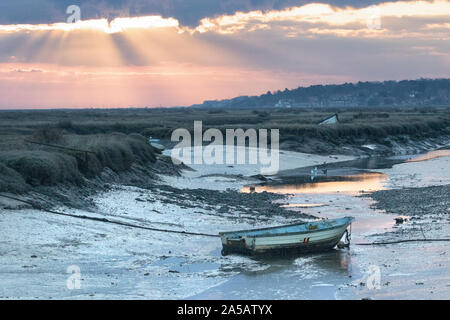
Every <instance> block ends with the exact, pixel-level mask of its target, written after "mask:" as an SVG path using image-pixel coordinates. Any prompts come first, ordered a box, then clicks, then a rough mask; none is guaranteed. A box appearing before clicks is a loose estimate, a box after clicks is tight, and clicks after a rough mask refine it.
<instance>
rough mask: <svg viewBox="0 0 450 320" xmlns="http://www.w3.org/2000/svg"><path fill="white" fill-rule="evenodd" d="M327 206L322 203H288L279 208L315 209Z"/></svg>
mask: <svg viewBox="0 0 450 320" xmlns="http://www.w3.org/2000/svg"><path fill="white" fill-rule="evenodd" d="M326 206H328V205H327V204H324V203H288V204H283V205H282V206H281V207H283V208H317V207H326Z"/></svg>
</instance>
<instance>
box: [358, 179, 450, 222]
mask: <svg viewBox="0 0 450 320" xmlns="http://www.w3.org/2000/svg"><path fill="white" fill-rule="evenodd" d="M367 196H369V197H371V198H372V199H374V200H375V201H376V202H375V204H374V205H373V207H374V208H376V209H380V210H385V211H386V212H387V213H391V214H398V215H407V216H417V217H423V216H430V215H431V216H436V217H443V218H445V217H447V218H450V185H444V186H433V187H426V188H406V189H395V190H380V191H376V192H374V193H371V194H370V195H367Z"/></svg>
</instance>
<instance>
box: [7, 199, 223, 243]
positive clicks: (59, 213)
mask: <svg viewBox="0 0 450 320" xmlns="http://www.w3.org/2000/svg"><path fill="white" fill-rule="evenodd" d="M0 197H4V198H8V199H11V200H15V201H19V202H22V203H25V204H28V205H30V206H31V207H33V208H34V209H36V210H40V211H43V212H47V213H51V214H55V215H59V216H66V217H72V218H77V219H84V220H92V221H97V222H104V223H110V224H115V225H119V226H125V227H130V228H136V229H144V230H150V231H157V232H167V233H178V234H184V235H190V236H203V237H219V235H216V234H208V233H197V232H187V231H178V230H168V229H158V228H152V227H144V226H139V225H136V224H130V223H126V222H121V221H117V220H109V219H106V218H96V217H89V216H85V215H76V214H70V213H63V212H58V211H53V210H49V209H45V208H42V207H41V206H40V205H38V204H36V203H32V202H29V201H26V200H22V199H19V198H15V197H11V196H5V195H2V194H0Z"/></svg>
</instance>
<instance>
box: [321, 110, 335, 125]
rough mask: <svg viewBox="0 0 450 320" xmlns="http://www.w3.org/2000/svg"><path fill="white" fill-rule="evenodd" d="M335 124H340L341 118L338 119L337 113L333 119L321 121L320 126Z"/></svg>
mask: <svg viewBox="0 0 450 320" xmlns="http://www.w3.org/2000/svg"><path fill="white" fill-rule="evenodd" d="M335 123H339V117H338V115H337V113H335V114H333V115H332V116H331V117H328V118H326V119H324V120H322V121H320V122H319V125H324V124H335Z"/></svg>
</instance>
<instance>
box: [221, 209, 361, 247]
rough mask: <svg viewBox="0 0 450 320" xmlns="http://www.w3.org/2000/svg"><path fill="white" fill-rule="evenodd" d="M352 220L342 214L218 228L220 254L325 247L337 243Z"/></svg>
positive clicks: (333, 245)
mask: <svg viewBox="0 0 450 320" xmlns="http://www.w3.org/2000/svg"><path fill="white" fill-rule="evenodd" d="M353 220H354V218H353V217H345V218H340V219H333V220H320V221H314V222H302V223H296V224H290V225H284V226H278V227H270V228H262V229H252V230H241V231H231V232H220V233H219V236H220V238H221V240H222V246H223V249H222V255H227V254H229V253H243V254H261V253H281V254H284V253H304V252H305V253H306V252H320V251H325V250H329V249H332V248H334V247H335V246H336V245H337V244H338V242H339V241H340V240H341V238H342V236H343V235H344V233H346V232H347V228H348V226H350V225H351V223H352V222H353ZM347 234H348V233H347Z"/></svg>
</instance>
